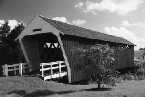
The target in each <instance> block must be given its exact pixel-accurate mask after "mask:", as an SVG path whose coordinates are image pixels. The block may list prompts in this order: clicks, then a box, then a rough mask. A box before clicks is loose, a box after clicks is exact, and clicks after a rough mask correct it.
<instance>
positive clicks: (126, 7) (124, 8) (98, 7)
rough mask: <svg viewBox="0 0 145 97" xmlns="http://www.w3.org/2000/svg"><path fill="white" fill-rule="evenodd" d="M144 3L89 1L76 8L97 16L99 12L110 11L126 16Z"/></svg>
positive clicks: (132, 0)
mask: <svg viewBox="0 0 145 97" xmlns="http://www.w3.org/2000/svg"><path fill="white" fill-rule="evenodd" d="M143 3H144V0H102V1H100V2H93V1H89V0H87V1H86V2H79V3H78V4H76V5H75V7H78V8H81V9H83V11H84V12H86V13H87V12H91V13H93V14H96V13H97V11H109V12H111V13H117V14H119V15H126V14H128V13H129V12H133V11H135V10H137V9H138V8H139V6H140V5H141V4H143Z"/></svg>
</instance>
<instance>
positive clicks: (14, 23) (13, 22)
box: [8, 20, 19, 30]
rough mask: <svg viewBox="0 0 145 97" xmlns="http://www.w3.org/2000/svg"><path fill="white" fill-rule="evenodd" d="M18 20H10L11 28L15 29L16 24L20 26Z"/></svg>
mask: <svg viewBox="0 0 145 97" xmlns="http://www.w3.org/2000/svg"><path fill="white" fill-rule="evenodd" d="M18 24H19V23H18V21H17V20H8V25H9V26H10V30H12V29H14V28H15V27H16V26H18Z"/></svg>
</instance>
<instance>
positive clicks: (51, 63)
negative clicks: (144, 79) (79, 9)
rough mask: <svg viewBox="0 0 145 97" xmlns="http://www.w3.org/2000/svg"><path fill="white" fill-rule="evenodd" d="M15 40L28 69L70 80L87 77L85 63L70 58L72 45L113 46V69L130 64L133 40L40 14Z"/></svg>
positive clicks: (132, 55) (76, 46) (131, 61)
mask: <svg viewBox="0 0 145 97" xmlns="http://www.w3.org/2000/svg"><path fill="white" fill-rule="evenodd" d="M17 39H18V40H19V43H20V46H21V49H22V52H23V54H24V57H25V60H26V62H27V63H28V64H29V66H30V68H31V70H32V71H33V70H40V71H42V69H44V70H46V72H41V73H43V74H42V76H43V77H46V75H45V74H46V73H48V74H49V76H47V77H46V79H47V78H48V79H49V78H50V79H51V78H55V77H62V76H68V81H69V82H77V81H80V80H86V79H88V76H89V75H88V74H87V72H85V71H86V70H85V69H84V68H83V67H84V66H82V68H80V67H78V63H76V61H77V60H78V59H77V58H73V52H72V51H73V49H74V48H88V47H91V46H92V45H95V44H108V45H109V46H111V47H113V48H114V49H115V51H116V59H117V62H116V64H115V68H117V69H118V68H126V67H131V66H133V58H134V44H133V43H131V42H129V41H127V40H125V39H123V38H120V37H115V36H111V35H107V34H104V33H100V32H97V31H92V30H89V29H85V28H82V27H78V26H74V25H70V24H67V23H62V22H60V21H56V20H52V19H49V18H46V17H43V16H37V17H35V18H34V19H33V20H32V22H31V23H30V24H29V25H28V26H27V27H26V28H25V29H24V31H23V32H22V33H21V34H20V35H19V36H18V38H17ZM90 66H91V65H90ZM44 67H49V68H44ZM77 68H79V69H77ZM86 69H87V68H86ZM54 75H55V76H54Z"/></svg>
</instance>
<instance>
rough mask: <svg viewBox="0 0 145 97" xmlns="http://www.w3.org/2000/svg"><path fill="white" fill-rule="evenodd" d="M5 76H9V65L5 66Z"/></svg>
mask: <svg viewBox="0 0 145 97" xmlns="http://www.w3.org/2000/svg"><path fill="white" fill-rule="evenodd" d="M4 75H5V76H8V65H7V64H5V65H4Z"/></svg>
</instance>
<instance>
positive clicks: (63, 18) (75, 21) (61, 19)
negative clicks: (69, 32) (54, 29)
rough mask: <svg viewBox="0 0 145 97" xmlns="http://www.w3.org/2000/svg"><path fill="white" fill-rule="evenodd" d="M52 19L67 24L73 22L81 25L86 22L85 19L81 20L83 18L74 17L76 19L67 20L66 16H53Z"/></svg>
mask: <svg viewBox="0 0 145 97" xmlns="http://www.w3.org/2000/svg"><path fill="white" fill-rule="evenodd" d="M52 19H53V20H57V21H61V22H64V23H68V24H73V25H83V24H85V23H86V22H87V21H86V20H83V19H76V20H72V21H68V19H67V18H66V17H53V18H52Z"/></svg>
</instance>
